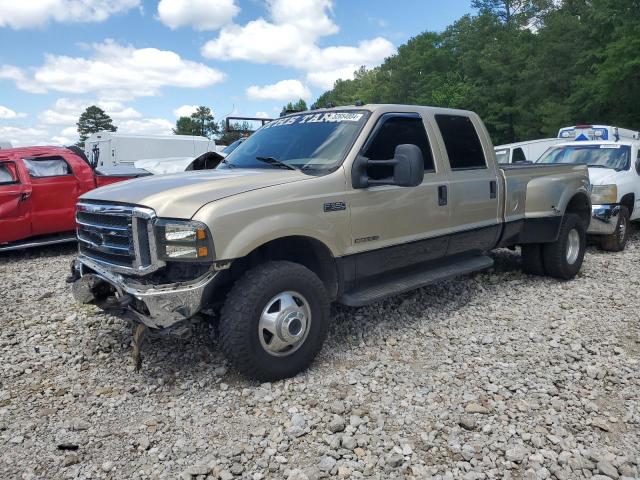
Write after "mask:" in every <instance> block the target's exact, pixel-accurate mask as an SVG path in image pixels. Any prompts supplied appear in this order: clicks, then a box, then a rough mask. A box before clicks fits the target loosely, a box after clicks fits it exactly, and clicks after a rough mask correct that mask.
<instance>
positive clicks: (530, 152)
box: [495, 138, 563, 163]
mask: <svg viewBox="0 0 640 480" xmlns="http://www.w3.org/2000/svg"><path fill="white" fill-rule="evenodd" d="M562 142H563V140H561V139H558V138H541V139H539V140H529V141H528V142H518V143H507V144H505V145H498V146H497V147H495V150H496V157H497V158H498V163H518V162H526V161H530V162H535V161H536V160H537V159H538V158H540V156H541V155H542V154H543V153H544V152H546V151H547V149H548V148H549V147H551V146H553V145H556V144H558V143H562Z"/></svg>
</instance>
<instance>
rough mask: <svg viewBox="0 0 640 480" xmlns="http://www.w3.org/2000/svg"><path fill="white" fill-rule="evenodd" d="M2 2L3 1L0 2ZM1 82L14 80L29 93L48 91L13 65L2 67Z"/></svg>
mask: <svg viewBox="0 0 640 480" xmlns="http://www.w3.org/2000/svg"><path fill="white" fill-rule="evenodd" d="M0 1H2V0H0ZM0 80H12V81H14V82H15V83H16V86H18V88H20V90H24V91H25V92H29V93H45V92H46V89H45V88H43V87H42V86H40V85H38V84H37V83H36V82H34V81H33V80H32V79H31V78H28V77H27V74H26V73H25V71H24V70H22V69H21V68H18V67H15V66H13V65H0Z"/></svg>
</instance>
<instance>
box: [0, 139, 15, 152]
mask: <svg viewBox="0 0 640 480" xmlns="http://www.w3.org/2000/svg"><path fill="white" fill-rule="evenodd" d="M7 148H13V145H11V142H9V141H5V140H0V150H4V149H7Z"/></svg>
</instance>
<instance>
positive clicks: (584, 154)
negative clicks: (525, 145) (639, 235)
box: [538, 125, 640, 252]
mask: <svg viewBox="0 0 640 480" xmlns="http://www.w3.org/2000/svg"><path fill="white" fill-rule="evenodd" d="M558 138H560V139H564V140H565V142H564V143H560V144H558V145H555V146H553V147H551V148H550V149H549V150H547V152H545V154H544V155H542V157H540V159H539V160H538V163H572V164H584V165H587V166H588V167H589V179H590V182H591V202H592V212H591V213H592V220H591V223H590V226H589V229H588V230H587V233H588V234H590V235H596V236H598V237H599V241H600V246H601V248H602V249H603V250H608V251H613V252H618V251H621V250H624V248H625V245H626V243H627V238H628V234H629V222H630V221H633V220H638V219H640V132H635V131H632V130H626V129H622V128H618V127H612V126H605V125H577V126H574V127H566V128H561V129H560V131H559V133H558Z"/></svg>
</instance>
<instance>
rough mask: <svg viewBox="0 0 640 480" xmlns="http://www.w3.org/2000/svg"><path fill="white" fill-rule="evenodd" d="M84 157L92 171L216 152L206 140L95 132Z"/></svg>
mask: <svg viewBox="0 0 640 480" xmlns="http://www.w3.org/2000/svg"><path fill="white" fill-rule="evenodd" d="M84 151H85V155H86V156H87V158H88V159H89V161H90V162H91V164H92V165H93V166H94V168H105V167H106V168H108V167H113V166H114V165H120V164H128V165H133V164H134V163H135V162H136V161H138V160H146V159H154V160H158V159H163V158H197V157H199V156H200V155H202V154H204V153H207V152H215V151H216V143H215V142H214V141H213V140H209V139H208V138H207V137H196V136H190V135H130V134H126V133H117V132H98V133H94V134H93V135H91V136H90V137H89V138H88V139H87V140H86V141H85V147H84Z"/></svg>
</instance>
